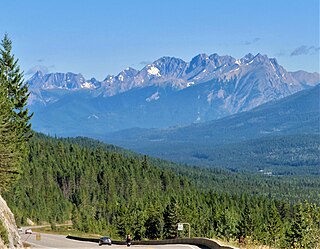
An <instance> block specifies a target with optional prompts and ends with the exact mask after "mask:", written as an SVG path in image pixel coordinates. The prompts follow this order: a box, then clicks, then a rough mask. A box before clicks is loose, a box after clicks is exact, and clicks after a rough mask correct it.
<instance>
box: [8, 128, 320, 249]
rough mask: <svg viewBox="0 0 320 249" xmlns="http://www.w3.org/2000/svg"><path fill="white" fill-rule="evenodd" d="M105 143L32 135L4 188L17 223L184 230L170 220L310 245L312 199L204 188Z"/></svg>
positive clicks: (116, 230) (136, 233) (200, 231)
mask: <svg viewBox="0 0 320 249" xmlns="http://www.w3.org/2000/svg"><path fill="white" fill-rule="evenodd" d="M88 141H89V143H92V140H88ZM112 150H113V149H112V148H111V150H110V151H108V150H107V149H106V148H105V146H103V145H102V144H96V145H95V146H92V144H91V146H90V147H88V146H86V140H85V139H83V138H82V139H81V141H79V144H77V143H75V140H74V139H73V140H70V139H69V140H68V139H53V138H50V137H47V136H44V135H41V134H36V135H35V137H34V138H33V139H32V140H31V141H30V142H29V155H28V160H27V161H26V162H25V163H24V164H23V168H24V171H23V174H22V177H21V179H20V181H19V182H18V184H17V185H16V186H15V187H14V188H13V189H12V190H11V191H10V192H9V193H7V195H6V199H7V201H8V204H9V205H10V207H11V208H12V210H13V212H14V213H15V217H16V219H17V222H18V223H19V224H25V223H26V219H27V218H30V219H31V220H33V221H34V222H36V223H41V222H45V221H46V222H50V223H52V224H56V223H61V222H64V221H67V220H70V219H71V220H72V221H73V224H74V227H75V228H76V229H77V230H80V231H85V232H95V233H100V234H108V235H111V236H112V237H120V238H123V236H125V234H128V233H130V234H132V235H133V237H134V239H136V240H137V239H145V238H148V239H158V238H175V237H177V236H179V237H182V236H186V234H183V233H177V223H178V222H188V223H190V225H191V236H197V237H202V236H204V237H209V238H211V237H220V238H223V239H227V240H239V241H241V242H242V243H246V244H249V243H258V244H266V245H272V246H276V247H279V248H289V247H290V246H296V247H300V248H314V247H315V245H316V243H318V241H319V234H320V228H319V224H320V217H319V215H320V209H319V206H318V205H317V204H315V203H311V202H304V203H301V202H295V201H294V200H291V201H287V200H281V198H278V199H275V198H270V197H268V196H263V195H259V194H258V193H255V194H247V193H244V194H238V193H237V194H236V193H230V191H227V190H225V191H224V192H223V191H215V189H214V188H213V187H212V186H213V184H210V183H208V189H207V190H205V189H204V188H203V187H202V188H200V187H199V186H198V183H196V181H195V178H193V177H190V176H192V171H190V172H189V174H190V176H187V175H186V173H185V172H183V170H180V173H179V172H178V171H179V170H177V171H174V170H173V169H172V164H170V163H168V165H167V166H168V167H165V162H164V161H160V162H161V163H159V165H156V163H155V162H156V160H155V161H153V162H151V161H150V160H148V158H147V157H141V156H130V155H124V154H120V153H117V152H114V151H112ZM194 170H195V169H194ZM235 178H236V177H234V178H233V179H235ZM203 179H205V178H203ZM233 179H232V178H231V179H229V183H228V184H229V186H231V185H232V184H233V182H232V181H233ZM224 181H228V179H226V178H225V179H224ZM203 184H205V183H203Z"/></svg>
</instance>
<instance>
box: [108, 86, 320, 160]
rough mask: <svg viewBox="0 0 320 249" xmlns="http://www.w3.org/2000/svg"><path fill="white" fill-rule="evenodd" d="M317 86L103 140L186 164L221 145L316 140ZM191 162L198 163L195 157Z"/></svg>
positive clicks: (318, 130) (319, 128)
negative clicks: (199, 119) (235, 110)
mask: <svg viewBox="0 0 320 249" xmlns="http://www.w3.org/2000/svg"><path fill="white" fill-rule="evenodd" d="M319 88H320V86H319V85H317V86H316V87H313V88H311V89H308V90H304V91H301V92H298V93H296V94H294V95H292V96H289V97H287V98H284V99H281V100H279V101H275V102H270V103H267V104H264V105H262V106H260V107H257V108H255V109H253V110H251V111H247V112H243V113H239V114H235V115H232V116H229V117H226V118H223V119H219V120H215V121H211V122H206V123H202V124H193V125H191V126H186V127H181V128H170V129H162V130H161V129H149V130H146V129H129V130H125V131H120V132H115V133H112V134H109V135H107V136H105V137H103V139H104V140H105V141H108V142H109V143H114V144H117V145H120V146H123V147H126V148H129V149H132V150H135V151H138V152H142V153H147V154H151V155H154V156H159V157H163V158H166V159H170V160H174V161H179V162H189V163H190V157H191V156H192V154H196V153H198V154H200V155H201V154H202V155H206V156H204V157H205V158H202V159H206V160H202V161H203V162H200V164H205V165H208V163H209V164H210V162H208V160H207V159H208V158H210V157H211V158H212V157H214V155H215V154H214V152H213V150H214V149H213V148H215V147H217V146H218V147H219V146H221V145H222V144H230V143H239V142H242V141H247V140H250V139H257V138H262V137H272V136H280V135H281V136H284V135H285V136H287V135H299V134H317V135H316V138H317V139H318V140H319V133H320V125H319V124H320V107H319V96H320V95H319ZM312 139H313V138H312ZM271 141H272V139H270V146H272V142H271ZM239 146H240V147H241V145H239ZM311 146H312V145H311ZM209 151H211V152H209ZM208 153H209V154H208ZM244 153H246V152H245V151H244ZM188 157H189V158H188ZM191 161H192V162H193V163H199V162H197V161H199V160H198V159H195V160H193V159H192V160H191ZM204 161H206V162H204ZM209 161H210V160H209ZM211 163H212V162H211Z"/></svg>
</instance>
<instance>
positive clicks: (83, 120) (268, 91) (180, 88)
mask: <svg viewBox="0 0 320 249" xmlns="http://www.w3.org/2000/svg"><path fill="white" fill-rule="evenodd" d="M319 81H320V80H319V74H317V73H314V74H310V73H307V72H303V71H299V72H295V73H290V72H287V71H286V70H285V69H284V68H283V67H282V66H280V65H279V64H278V63H277V61H276V60H275V59H269V58H268V57H267V56H266V55H261V54H257V55H256V56H254V55H252V54H248V55H246V56H245V57H243V58H241V59H235V58H233V57H231V56H219V55H217V54H213V55H210V56H208V55H206V54H199V55H197V56H195V57H194V58H193V59H192V60H191V61H190V62H185V61H183V60H181V59H178V58H174V57H162V58H160V59H158V60H156V61H155V62H153V63H151V64H149V65H146V66H145V67H144V68H142V69H141V70H140V71H138V70H135V69H133V68H127V69H125V70H123V71H122V72H120V73H119V74H118V75H116V76H114V75H109V76H107V77H106V79H105V80H103V81H102V82H99V81H97V80H96V79H94V78H92V79H90V80H85V79H84V78H83V77H82V75H81V74H72V73H67V74H62V73H56V74H47V75H43V74H42V73H41V72H38V73H36V74H35V75H34V76H33V77H32V78H31V79H30V80H29V84H30V86H31V87H30V90H31V97H30V101H29V107H30V109H31V110H32V111H34V112H35V116H34V119H33V125H34V127H35V129H36V130H37V131H41V132H45V133H50V134H58V135H63V136H70V135H86V136H92V137H98V136H100V135H101V134H103V133H106V132H110V131H116V130H121V129H127V128H132V127H142V128H164V127H169V126H177V125H178V126H182V125H188V124H191V123H199V122H206V121H210V120H215V119H218V118H222V117H225V116H228V115H231V114H235V113H239V112H242V111H247V110H251V109H252V108H255V107H257V106H259V105H261V104H263V103H266V102H269V101H274V100H277V99H281V98H284V97H286V96H289V95H291V94H293V93H296V92H298V91H301V90H304V89H307V88H310V87H312V86H314V85H315V84H316V83H319Z"/></svg>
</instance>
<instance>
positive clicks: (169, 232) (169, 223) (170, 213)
mask: <svg viewBox="0 0 320 249" xmlns="http://www.w3.org/2000/svg"><path fill="white" fill-rule="evenodd" d="M163 220H164V226H163V233H164V237H165V238H166V239H175V238H176V237H177V236H178V230H177V224H178V222H179V208H178V203H177V201H176V199H175V198H173V197H172V198H171V201H170V203H169V205H168V206H167V208H166V210H165V211H164V214H163Z"/></svg>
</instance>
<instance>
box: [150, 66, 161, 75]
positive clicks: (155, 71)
mask: <svg viewBox="0 0 320 249" xmlns="http://www.w3.org/2000/svg"><path fill="white" fill-rule="evenodd" d="M147 72H148V74H150V75H155V76H157V77H161V74H160V70H159V69H158V68H157V67H155V66H151V67H150V68H149V69H148V71H147Z"/></svg>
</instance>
